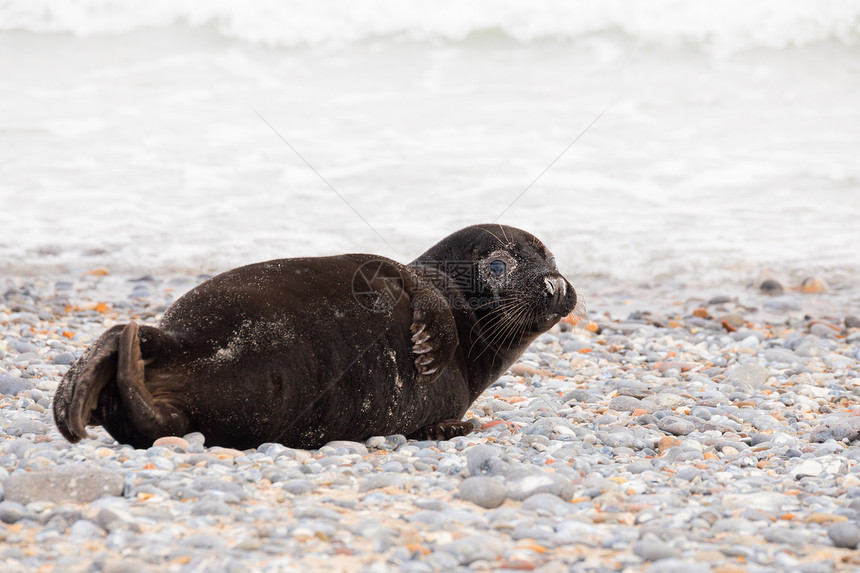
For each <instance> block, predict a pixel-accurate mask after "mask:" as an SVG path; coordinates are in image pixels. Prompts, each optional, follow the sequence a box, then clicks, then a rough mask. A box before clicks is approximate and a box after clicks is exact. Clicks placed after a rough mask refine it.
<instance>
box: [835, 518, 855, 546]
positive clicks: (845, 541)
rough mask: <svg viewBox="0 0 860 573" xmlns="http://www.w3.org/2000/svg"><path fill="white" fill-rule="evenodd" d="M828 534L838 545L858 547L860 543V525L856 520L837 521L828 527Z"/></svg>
mask: <svg viewBox="0 0 860 573" xmlns="http://www.w3.org/2000/svg"><path fill="white" fill-rule="evenodd" d="M827 536H828V537H830V541H832V542H833V545H835V546H836V547H844V548H845V549H857V545H858V544H860V525H858V524H857V522H856V521H843V522H842V523H836V524H834V525H831V526H830V527H829V528H828V529H827Z"/></svg>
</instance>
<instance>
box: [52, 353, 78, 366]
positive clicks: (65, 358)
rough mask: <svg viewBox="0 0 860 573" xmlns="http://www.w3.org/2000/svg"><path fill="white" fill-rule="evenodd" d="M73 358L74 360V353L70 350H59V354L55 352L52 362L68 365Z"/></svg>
mask: <svg viewBox="0 0 860 573" xmlns="http://www.w3.org/2000/svg"><path fill="white" fill-rule="evenodd" d="M75 360H76V358H75V355H74V354H72V353H71V352H61V353H60V354H57V355H56V356H54V358H53V361H54V364H63V365H69V364H71V363H72V362H74V361H75Z"/></svg>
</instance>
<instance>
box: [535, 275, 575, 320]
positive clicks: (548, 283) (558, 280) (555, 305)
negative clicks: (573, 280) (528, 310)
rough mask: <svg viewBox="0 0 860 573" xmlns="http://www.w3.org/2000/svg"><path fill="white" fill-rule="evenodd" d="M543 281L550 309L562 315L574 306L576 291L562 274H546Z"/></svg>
mask: <svg viewBox="0 0 860 573" xmlns="http://www.w3.org/2000/svg"><path fill="white" fill-rule="evenodd" d="M543 282H544V287H545V289H546V294H547V296H548V297H549V301H548V306H549V309H550V310H551V311H553V312H558V313H559V314H562V315H564V314H568V313H569V312H570V311H572V310H573V309H574V307H576V291H575V290H574V289H573V287H572V286H571V284H570V283H569V282H567V280H565V278H564V277H563V276H561V275H556V276H547V277H544V279H543Z"/></svg>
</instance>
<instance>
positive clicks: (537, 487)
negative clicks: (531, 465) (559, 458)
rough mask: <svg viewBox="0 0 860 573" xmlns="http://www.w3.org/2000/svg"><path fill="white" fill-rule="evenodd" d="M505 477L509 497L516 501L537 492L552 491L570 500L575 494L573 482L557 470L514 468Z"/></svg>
mask: <svg viewBox="0 0 860 573" xmlns="http://www.w3.org/2000/svg"><path fill="white" fill-rule="evenodd" d="M505 477H506V480H505V481H506V482H507V486H508V498H509V499H512V500H515V501H522V500H524V499H526V498H529V497H531V496H533V495H534V494H536V493H551V494H553V495H557V496H558V497H560V498H561V499H563V500H565V501H570V499H571V498H572V497H573V494H574V488H575V486H574V484H573V482H572V481H571V480H569V479H568V478H566V477H564V476H562V475H560V474H557V473H555V472H544V471H540V470H527V469H522V470H512V471H510V472H508V474H507V476H505Z"/></svg>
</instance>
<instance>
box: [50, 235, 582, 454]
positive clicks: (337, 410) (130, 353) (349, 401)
mask: <svg viewBox="0 0 860 573" xmlns="http://www.w3.org/2000/svg"><path fill="white" fill-rule="evenodd" d="M576 300H577V296H576V293H575V291H574V289H573V287H572V286H571V285H570V283H569V282H568V281H567V280H566V279H565V278H564V277H563V276H561V274H559V271H558V269H557V268H556V264H555V259H554V257H553V256H552V254H551V253H550V251H549V250H547V248H546V247H545V246H544V245H543V243H541V242H540V241H539V240H538V239H537V238H535V237H534V236H533V235H531V234H529V233H527V232H525V231H522V230H519V229H516V228H513V227H508V226H503V225H476V226H471V227H467V228H465V229H462V230H460V231H457V232H455V233H453V234H451V235H449V236H448V237H446V238H444V239H443V240H442V241H440V242H439V243H438V244H436V245H435V246H433V247H431V248H430V249H429V250H428V251H427V252H425V253H424V254H423V255H421V256H420V257H418V258H417V259H416V260H415V261H413V262H411V263H409V264H408V265H403V264H400V263H398V262H396V261H393V260H391V259H387V258H384V257H380V256H376V255H368V254H348V255H340V256H332V257H317V258H295V259H280V260H273V261H268V262H262V263H257V264H252V265H248V266H244V267H240V268H236V269H233V270H230V271H227V272H225V273H222V274H220V275H217V276H215V277H213V278H211V279H209V280H207V281H205V282H203V283H201V284H200V285H198V286H197V287H195V288H194V289H192V290H190V291H189V292H188V293H186V294H185V295H184V296H182V297H181V298H179V299H178V300H177V301H176V302H174V303H173V304H172V305H171V306H170V307H169V308H168V309H167V310H166V311H165V313H164V315H163V316H162V318H161V320H160V321H159V323H158V324H157V325H155V326H151V325H138V324H137V323H136V322H134V321H132V322H129V323H128V324H124V325H116V326H114V327H112V328H110V329H108V330H107V331H106V332H105V333H103V334H102V336H100V337H99V338H98V339H97V340H96V341H95V342H94V343H93V344H92V345H91V346H90V348H89V349H88V350H87V351H86V352H85V353H84V355H83V356H82V357H81V358H80V359H79V360H78V361H76V362H75V363H74V364H73V365H72V367H71V368H70V369H69V371H68V372H67V373H66V374H65V376H64V377H63V379H62V381H61V383H60V385H59V387H58V388H57V392H56V395H55V398H54V419H55V421H56V424H57V427H58V428H59V430H60V432H61V433H62V434H63V435H64V436H65V437H66V438H67V439H68V440H69V441H71V442H77V441H79V440H81V439H83V438H85V437H87V432H86V426H87V425H98V424H100V425H102V426H104V428H105V429H106V430H107V431H108V432H109V433H110V435H111V436H113V437H114V438H115V439H116V440H117V441H118V442H120V443H126V444H131V445H132V446H134V447H149V446H150V445H151V444H152V442H153V441H154V440H156V439H157V438H159V437H162V436H168V435H180V436H181V435H183V434H187V433H189V432H195V431H197V432H202V433H203V434H204V436H205V438H206V443H207V444H208V445H216V444H217V445H223V446H228V447H233V448H239V449H247V448H251V447H256V446H258V445H260V444H262V443H265V442H278V443H282V444H284V445H287V446H291V447H298V448H316V447H319V446H321V445H323V444H325V443H327V442H329V441H331V440H356V441H358V440H364V439H366V438H368V437H370V436H375V435H390V434H404V435H406V436H408V437H410V438H416V439H449V438H451V437H454V436H457V435H463V434H464V433H467V432H469V431H472V430H473V429H474V425H473V424H472V422H471V421H467V420H463V416H464V415H465V414H466V411H467V410H468V408H469V406H470V405H471V404H472V403H473V402H474V401H475V399H476V398H477V397H478V396H479V395H480V394H481V392H483V391H484V390H485V389H486V388H487V387H489V386H490V385H491V384H492V383H493V382H494V381H495V380H496V379H497V378H498V377H499V376H500V375H501V374H502V373H504V372H505V371H506V370H507V369H508V367H509V366H510V365H511V364H513V363H514V362H515V361H516V359H517V357H519V356H520V354H522V352H523V351H524V350H525V349H526V348H527V347H528V345H529V344H530V343H531V342H532V341H533V340H534V339H535V338H537V336H539V335H540V334H541V333H543V332H545V331H546V330H548V329H549V328H551V327H552V326H553V325H554V324H555V323H556V322H558V320H559V319H560V318H562V317H563V316H565V315H567V314H568V313H570V312H571V311H572V310H573V309H574V307H575V306H576Z"/></svg>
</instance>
